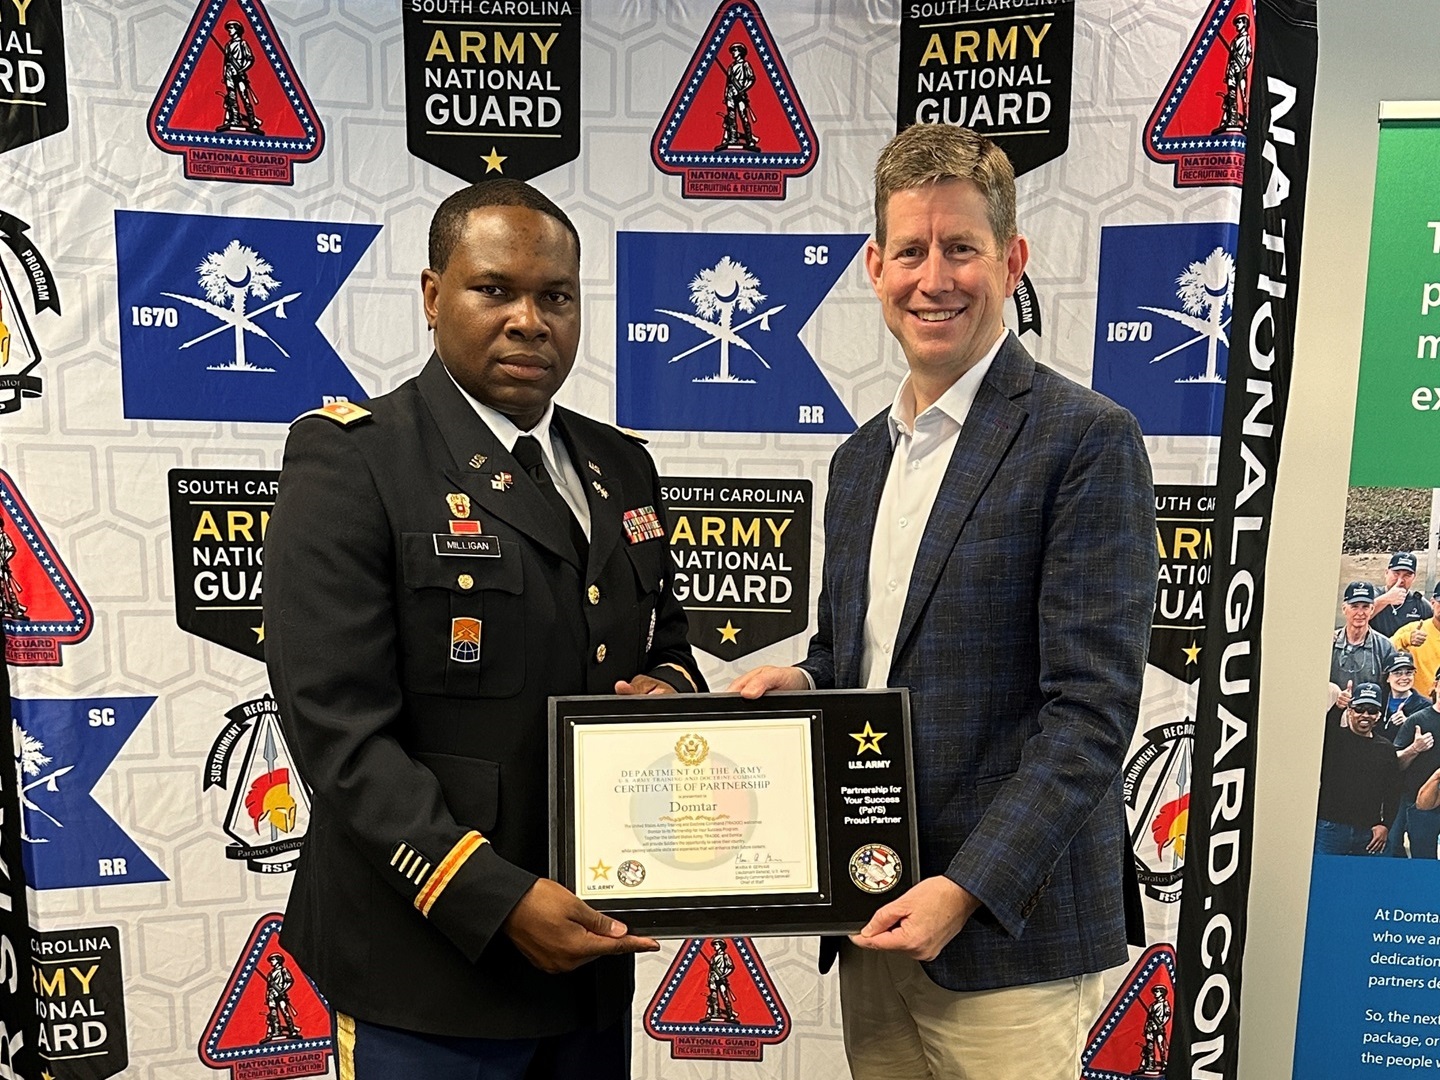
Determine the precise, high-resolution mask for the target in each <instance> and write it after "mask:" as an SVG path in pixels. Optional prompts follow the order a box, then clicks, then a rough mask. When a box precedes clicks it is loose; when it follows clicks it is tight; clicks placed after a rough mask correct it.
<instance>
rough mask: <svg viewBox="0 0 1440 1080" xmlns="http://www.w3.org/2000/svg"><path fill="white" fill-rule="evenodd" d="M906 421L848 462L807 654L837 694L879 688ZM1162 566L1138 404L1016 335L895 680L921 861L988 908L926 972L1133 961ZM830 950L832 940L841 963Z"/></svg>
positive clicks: (924, 563) (915, 584)
mask: <svg viewBox="0 0 1440 1080" xmlns="http://www.w3.org/2000/svg"><path fill="white" fill-rule="evenodd" d="M887 417H888V409H887V410H886V412H884V413H881V414H880V415H879V416H876V417H875V418H874V419H872V420H870V421H869V422H868V423H866V424H865V425H864V426H863V427H861V428H860V430H859V431H857V432H856V433H855V434H854V435H852V436H851V437H850V438H849V439H847V440H846V441H845V443H844V444H843V445H842V446H841V447H840V449H839V450H837V451H836V453H835V456H834V458H833V460H832V461H831V463H830V491H829V495H828V497H827V499H826V505H825V568H824V576H823V581H822V585H821V592H820V600H819V610H818V613H817V620H816V626H817V632H816V634H815V636H814V638H813V639H812V640H811V642H810V649H809V655H808V656H807V657H806V659H805V660H804V662H803V663H802V664H801V666H802V667H803V668H805V669H806V670H807V671H808V672H809V673H810V675H811V676H812V677H813V678H814V680H815V683H816V685H817V686H818V687H821V688H828V687H840V688H849V687H858V686H861V685H862V684H863V679H864V670H863V667H862V655H861V654H862V649H863V645H864V625H865V611H866V605H867V602H868V595H867V584H868V576H869V575H868V568H869V563H870V545H871V538H872V537H873V536H874V533H875V527H876V521H875V518H876V513H877V511H878V509H879V504H880V495H881V491H882V489H883V487H884V483H885V477H886V473H887V471H888V461H889V459H890V455H891V444H890V435H889V429H888V420H887ZM1156 574H1157V549H1156V541H1155V499H1154V488H1153V485H1152V481H1151V476H1150V463H1149V458H1148V456H1147V454H1146V451H1145V444H1144V442H1143V440H1142V438H1141V435H1140V429H1139V426H1138V425H1137V424H1136V422H1135V419H1134V417H1132V416H1131V415H1130V413H1128V412H1127V411H1125V410H1124V409H1122V408H1121V407H1120V406H1118V405H1116V404H1115V403H1114V402H1112V401H1110V400H1109V399H1108V398H1105V397H1102V396H1101V395H1099V394H1097V393H1094V392H1093V391H1091V390H1087V389H1085V388H1084V387H1082V386H1079V385H1077V384H1076V383H1074V382H1072V381H1070V380H1069V379H1067V378H1065V377H1064V376H1062V375H1060V374H1058V373H1057V372H1055V371H1053V370H1051V369H1050V368H1047V367H1045V366H1044V365H1043V364H1037V363H1036V362H1035V361H1034V360H1033V359H1031V357H1030V355H1029V353H1027V352H1026V351H1025V349H1024V347H1022V346H1021V345H1020V343H1019V342H1018V341H1017V340H1016V339H1015V337H1014V336H1013V335H1011V336H1009V337H1007V338H1006V341H1005V343H1004V344H1003V345H1002V346H1001V348H1000V351H999V353H998V354H997V356H996V358H995V361H994V363H993V364H992V365H991V368H990V370H989V372H988V373H987V374H986V376H985V378H984V380H983V381H982V382H981V384H980V388H979V392H978V394H977V396H976V398H975V403H974V405H973V407H972V408H971V410H970V414H969V416H968V418H967V419H966V421H965V425H964V427H963V428H962V429H961V431H960V435H959V441H958V443H957V445H956V447H955V453H954V456H953V458H952V459H951V462H950V465H949V467H948V470H947V471H946V474H945V477H944V479H943V480H942V482H941V486H940V491H939V493H938V495H937V496H936V500H935V506H934V510H933V511H932V513H931V516H930V520H929V523H928V525H927V526H926V529H925V534H924V536H923V537H922V539H921V543H920V550H919V554H918V556H917V558H916V561H915V569H914V572H913V574H912V575H911V578H910V586H909V593H908V595H907V598H906V602H905V608H904V614H903V615H902V617H901V620H900V630H899V633H898V635H897V636H896V639H895V647H894V653H893V662H892V667H891V671H890V679H889V685H890V686H895V687H899V686H908V687H909V688H910V695H911V697H910V702H911V716H912V723H913V726H914V757H915V766H916V807H917V811H918V818H919V831H920V874H921V876H922V877H929V876H933V875H936V874H945V875H946V876H948V877H949V878H951V879H952V880H953V881H955V882H957V883H958V884H960V885H961V886H963V887H964V888H966V889H968V890H969V891H970V892H971V893H973V894H974V895H975V896H976V897H978V898H979V899H980V901H981V902H982V904H983V907H982V908H981V909H980V910H979V911H978V912H977V913H976V914H975V915H974V916H973V917H972V918H971V919H970V921H969V922H968V923H967V924H966V926H965V928H964V929H963V930H962V931H961V932H960V933H959V934H957V935H956V936H955V938H954V939H953V940H952V941H951V942H950V944H949V945H947V946H946V947H945V949H944V950H943V951H942V952H941V953H940V955H939V956H938V957H937V958H936V959H935V960H934V961H933V962H931V963H928V964H926V965H925V966H926V970H927V971H928V972H929V974H930V977H931V978H933V979H934V980H935V981H936V982H937V983H939V984H940V985H941V986H945V987H948V988H949V989H952V990H982V989H990V988H994V987H1001V986H1013V985H1021V984H1026V983H1034V982H1043V981H1047V980H1050V979H1058V978H1063V977H1066V976H1070V975H1076V974H1079V973H1082V972H1089V971H1098V970H1101V969H1103V968H1106V967H1110V966H1113V965H1115V964H1119V963H1122V962H1124V961H1125V960H1126V959H1127V951H1126V928H1127V915H1128V917H1129V920H1130V922H1129V925H1130V926H1131V927H1132V928H1133V927H1134V926H1135V925H1136V923H1137V921H1138V917H1139V896H1138V895H1137V893H1136V890H1135V887H1134V869H1133V863H1132V855H1131V852H1130V845H1129V842H1128V837H1127V831H1126V823H1125V807H1124V805H1123V803H1122V801H1121V792H1120V784H1119V776H1120V771H1121V767H1122V765H1123V763H1124V758H1125V754H1126V751H1127V749H1128V747H1129V744H1130V739H1131V736H1132V733H1133V732H1134V730H1135V723H1136V716H1137V713H1138V710H1139V703H1140V690H1141V682H1142V679H1143V676H1144V671H1145V657H1146V653H1147V650H1148V642H1149V636H1150V622H1151V616H1152V612H1153V609H1154V602H1155V580H1156ZM1127 908H1128V909H1129V910H1128V912H1127ZM831 955H833V946H828V943H827V947H826V948H824V949H822V957H821V960H822V967H828V966H829V963H828V961H829V959H830V957H831Z"/></svg>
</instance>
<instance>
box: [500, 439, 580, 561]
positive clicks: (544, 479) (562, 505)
mask: <svg viewBox="0 0 1440 1080" xmlns="http://www.w3.org/2000/svg"><path fill="white" fill-rule="evenodd" d="M511 453H512V454H513V455H514V457H515V460H516V461H518V462H519V463H520V467H521V468H522V469H524V470H525V472H526V473H527V474H528V475H529V477H530V479H531V480H533V481H535V486H536V487H538V488H539V489H540V494H541V495H543V496H545V501H546V503H548V504H549V506H550V509H551V510H553V511H555V513H557V514H559V515H560V520H561V521H563V522H566V523H567V525H568V526H569V529H570V542H571V543H572V544H574V545H575V554H576V555H578V556H579V557H580V564H581V565H582V566H583V565H584V564H585V561H586V559H587V558H588V556H589V554H590V543H589V541H588V540H586V539H585V530H584V529H582V528H581V527H580V522H579V521H577V520H576V519H575V514H574V513H573V512H572V511H571V509H570V504H569V503H567V502H566V501H565V497H564V496H563V495H561V494H560V491H559V489H558V488H556V486H555V484H554V482H553V481H552V480H551V479H550V471H549V470H548V469H546V468H545V458H544V457H543V456H542V455H541V453H540V444H539V443H538V442H537V441H536V440H535V436H533V435H521V436H520V437H519V438H518V439H516V440H515V449H514V450H512V451H511Z"/></svg>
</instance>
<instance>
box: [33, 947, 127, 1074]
mask: <svg viewBox="0 0 1440 1080" xmlns="http://www.w3.org/2000/svg"><path fill="white" fill-rule="evenodd" d="M31 941H32V945H31V949H32V952H33V957H34V959H33V964H34V978H33V980H32V985H33V986H34V990H35V1011H36V1013H37V1014H38V1016H39V1025H40V1027H39V1032H38V1034H37V1039H38V1043H39V1046H38V1050H39V1054H40V1059H41V1060H42V1061H44V1062H45V1066H46V1068H45V1071H44V1072H43V1073H41V1074H39V1075H40V1076H41V1078H42V1080H43V1078H44V1077H46V1076H49V1077H51V1078H52V1080H105V1078H106V1077H109V1076H115V1075H117V1074H118V1073H121V1072H124V1071H125V1069H126V1067H127V1066H128V1065H129V1064H130V1047H129V1043H128V1042H127V1039H126V1033H125V992H124V988H125V972H124V965H123V964H122V962H121V959H120V930H119V928H118V927H114V926H87V927H83V928H77V929H74V930H36V931H34V932H33V933H32V935H31Z"/></svg>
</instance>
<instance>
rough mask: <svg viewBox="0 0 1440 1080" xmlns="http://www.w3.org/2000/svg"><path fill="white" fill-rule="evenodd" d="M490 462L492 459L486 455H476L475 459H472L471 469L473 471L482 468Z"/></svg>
mask: <svg viewBox="0 0 1440 1080" xmlns="http://www.w3.org/2000/svg"><path fill="white" fill-rule="evenodd" d="M489 460H490V459H489V458H488V457H486V456H485V455H484V454H476V455H475V456H474V457H472V458H471V459H470V467H471V468H472V469H478V468H480V466H482V465H484V464H485V462H487V461H489Z"/></svg>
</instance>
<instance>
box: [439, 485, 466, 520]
mask: <svg viewBox="0 0 1440 1080" xmlns="http://www.w3.org/2000/svg"><path fill="white" fill-rule="evenodd" d="M445 501H446V502H447V503H449V504H450V513H451V514H453V515H454V516H455V517H457V518H468V517H469V516H470V496H469V495H466V494H465V493H464V492H463V491H452V492H451V493H450V494H449V495H446V496H445Z"/></svg>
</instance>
